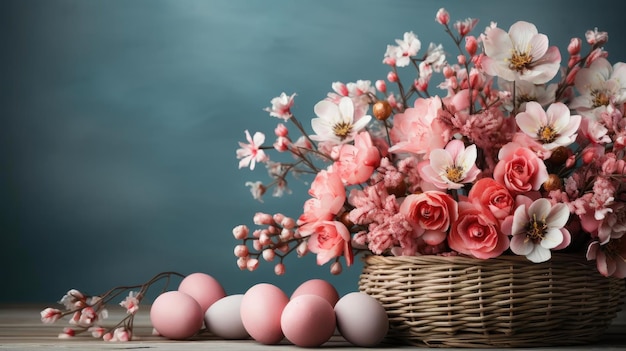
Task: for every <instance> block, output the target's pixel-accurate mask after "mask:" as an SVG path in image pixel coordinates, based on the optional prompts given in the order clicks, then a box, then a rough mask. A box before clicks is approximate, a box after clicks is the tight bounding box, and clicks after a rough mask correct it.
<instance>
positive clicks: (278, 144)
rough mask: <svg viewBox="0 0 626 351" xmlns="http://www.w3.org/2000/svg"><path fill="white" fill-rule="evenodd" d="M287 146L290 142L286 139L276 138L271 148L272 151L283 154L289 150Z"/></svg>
mask: <svg viewBox="0 0 626 351" xmlns="http://www.w3.org/2000/svg"><path fill="white" fill-rule="evenodd" d="M289 144H290V141H289V139H288V138H285V137H278V138H276V141H275V142H274V144H273V145H272V146H274V149H275V150H276V151H278V152H285V151H287V150H289Z"/></svg>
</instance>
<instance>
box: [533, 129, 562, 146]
mask: <svg viewBox="0 0 626 351" xmlns="http://www.w3.org/2000/svg"><path fill="white" fill-rule="evenodd" d="M557 135H558V133H557V132H556V131H555V130H554V128H553V127H552V126H543V127H541V128H539V130H538V131H537V137H538V138H539V140H541V141H543V142H544V143H551V142H553V141H554V140H555V139H556V136H557Z"/></svg>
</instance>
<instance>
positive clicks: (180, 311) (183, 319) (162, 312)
mask: <svg viewBox="0 0 626 351" xmlns="http://www.w3.org/2000/svg"><path fill="white" fill-rule="evenodd" d="M203 319H204V314H203V313H202V309H201V308H200V305H199V304H198V302H197V301H196V300H195V299H194V298H193V297H191V296H189V295H187V294H185V293H183V292H180V291H168V292H165V293H163V294H161V295H159V296H158V297H157V298H156V299H155V300H154V302H153V303H152V307H151V308H150V322H152V326H153V327H154V329H156V331H157V332H159V334H161V335H162V336H164V337H166V338H168V339H186V338H189V337H191V336H193V335H194V334H196V333H197V332H198V331H199V330H200V328H202V322H203Z"/></svg>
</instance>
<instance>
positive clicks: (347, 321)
mask: <svg viewBox="0 0 626 351" xmlns="http://www.w3.org/2000/svg"><path fill="white" fill-rule="evenodd" d="M335 315H336V316H337V329H339V333H341V335H342V336H343V337H344V338H345V339H346V340H348V341H349V342H350V343H352V344H354V345H356V346H361V347H372V346H376V345H377V344H379V343H380V342H381V341H382V340H383V339H384V338H385V336H386V335H387V331H388V330H389V317H388V316H387V312H386V311H385V308H384V307H383V306H382V305H381V304H380V302H378V300H376V299H375V298H373V297H371V296H369V295H367V294H365V293H361V292H352V293H349V294H347V295H345V296H344V297H342V298H341V299H339V301H338V302H337V304H336V305H335Z"/></svg>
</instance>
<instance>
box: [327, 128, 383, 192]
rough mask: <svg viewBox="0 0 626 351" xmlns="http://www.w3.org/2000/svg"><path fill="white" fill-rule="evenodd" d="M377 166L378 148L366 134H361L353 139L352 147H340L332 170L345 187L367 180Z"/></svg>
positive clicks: (346, 145) (378, 162) (378, 161)
mask: <svg viewBox="0 0 626 351" xmlns="http://www.w3.org/2000/svg"><path fill="white" fill-rule="evenodd" d="M379 164H380V152H379V151H378V148H376V147H375V146H374V144H373V143H372V138H371V137H370V134H369V133H368V132H361V133H359V134H357V135H356V136H355V137H354V145H351V144H343V145H341V148H340V149H339V155H338V160H337V161H335V163H334V165H333V170H334V171H335V172H337V174H339V176H340V178H341V180H343V182H344V183H345V184H346V185H355V184H359V183H363V182H365V181H366V180H368V179H369V177H370V176H371V175H372V173H374V170H375V169H376V167H378V165H379Z"/></svg>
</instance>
